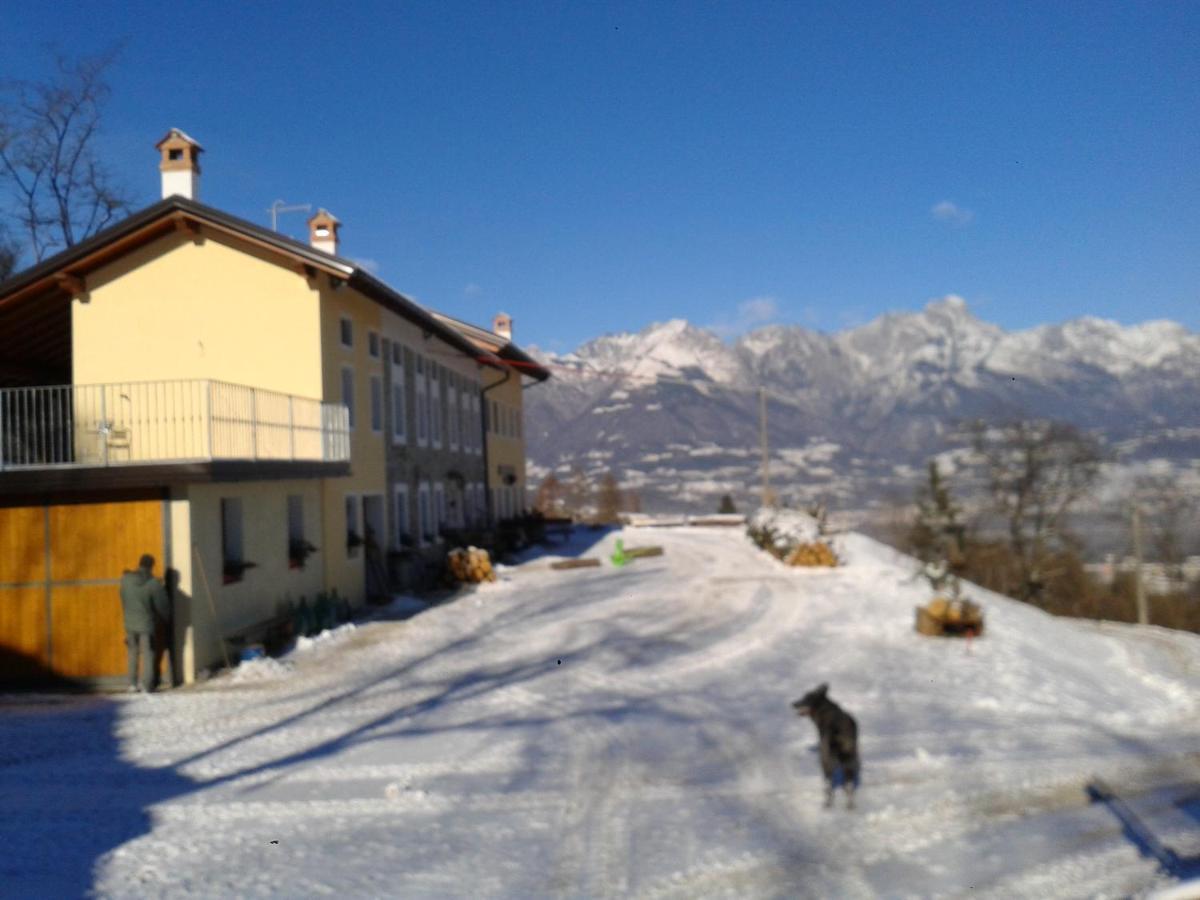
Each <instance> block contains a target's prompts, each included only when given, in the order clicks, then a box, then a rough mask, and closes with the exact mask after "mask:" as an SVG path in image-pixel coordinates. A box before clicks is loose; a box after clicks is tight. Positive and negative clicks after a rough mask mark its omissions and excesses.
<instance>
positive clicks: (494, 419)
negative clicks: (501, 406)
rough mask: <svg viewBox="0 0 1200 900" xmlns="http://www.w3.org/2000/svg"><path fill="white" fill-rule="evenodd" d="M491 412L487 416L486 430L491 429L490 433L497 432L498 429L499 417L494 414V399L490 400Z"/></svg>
mask: <svg viewBox="0 0 1200 900" xmlns="http://www.w3.org/2000/svg"><path fill="white" fill-rule="evenodd" d="M491 413H492V414H491V415H490V416H488V430H489V431H491V432H492V434H497V433H498V429H499V427H500V419H499V417H498V416H497V415H496V401H495V400H493V401H492V409H491Z"/></svg>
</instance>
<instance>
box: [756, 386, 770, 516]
mask: <svg viewBox="0 0 1200 900" xmlns="http://www.w3.org/2000/svg"><path fill="white" fill-rule="evenodd" d="M758 438H759V442H760V443H761V444H762V505H763V506H773V505H774V498H773V497H772V496H771V468H770V454H769V453H768V450H767V389H766V388H761V387H760V388H759V389H758Z"/></svg>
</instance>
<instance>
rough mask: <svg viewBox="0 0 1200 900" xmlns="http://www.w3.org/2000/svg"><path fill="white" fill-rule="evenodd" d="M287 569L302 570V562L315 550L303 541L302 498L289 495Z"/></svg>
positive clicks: (298, 495)
mask: <svg viewBox="0 0 1200 900" xmlns="http://www.w3.org/2000/svg"><path fill="white" fill-rule="evenodd" d="M287 527H288V568H291V569H303V568H304V560H305V559H307V558H308V555H309V554H310V553H312V552H313V550H315V549H316V548H315V547H313V545H312V544H310V543H309V542H308V541H306V540H305V539H304V497H303V496H302V495H300V494H289V495H288V498H287Z"/></svg>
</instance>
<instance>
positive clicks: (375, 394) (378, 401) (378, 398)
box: [371, 375, 383, 433]
mask: <svg viewBox="0 0 1200 900" xmlns="http://www.w3.org/2000/svg"><path fill="white" fill-rule="evenodd" d="M371 430H372V431H374V432H376V433H379V432H381V431H383V379H382V378H380V377H379V376H378V375H372V376H371Z"/></svg>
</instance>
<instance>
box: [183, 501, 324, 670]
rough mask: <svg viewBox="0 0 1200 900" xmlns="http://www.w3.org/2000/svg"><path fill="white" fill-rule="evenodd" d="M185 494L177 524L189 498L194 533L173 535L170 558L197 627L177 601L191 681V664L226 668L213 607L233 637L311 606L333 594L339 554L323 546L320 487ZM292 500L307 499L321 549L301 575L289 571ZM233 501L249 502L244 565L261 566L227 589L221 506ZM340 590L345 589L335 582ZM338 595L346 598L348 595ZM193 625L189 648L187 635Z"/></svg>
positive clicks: (308, 523) (309, 527) (308, 530)
mask: <svg viewBox="0 0 1200 900" xmlns="http://www.w3.org/2000/svg"><path fill="white" fill-rule="evenodd" d="M179 490H180V493H178V494H177V495H176V499H175V500H174V501H173V505H172V513H173V515H172V522H175V520H176V513H177V512H178V511H179V507H178V506H177V504H178V503H179V502H180V501H181V500H182V499H183V497H184V496H185V494H184V491H186V503H187V507H186V509H187V515H186V518H187V528H186V529H183V528H178V527H176V528H173V532H172V553H171V556H172V562H173V564H174V567H175V568H176V569H177V570H178V571H179V573H180V584H179V593H180V595H181V596H182V597H184V598H186V600H185V601H184V602H186V606H187V613H188V618H189V620H190V621H189V622H187V623H185V622H183V621H182V619H183V618H184V615H183V608H182V606H181V605H180V601H177V606H176V620H177V629H179V630H182V631H183V632H184V640H183V641H181V642H180V647H181V648H182V654H181V655H182V656H183V658H184V661H185V674H186V673H187V665H186V664H187V662H188V661H189V660H190V662H191V665H192V667H193V668H194V669H195V670H199V669H202V668H206V667H210V666H214V665H218V664H221V663H222V655H221V647H220V644H219V643H218V638H217V634H218V632H217V628H215V627H214V622H213V615H212V610H213V608H214V607H215V609H216V621H217V623H218V624H219V627H220V631H221V632H222V633H224V634H225V635H232V634H236V633H237V632H238V631H240V630H242V629H244V628H246V627H247V626H250V625H254V624H256V623H259V622H262V621H263V620H265V619H269V618H271V617H272V616H274V615H275V614H276V612H277V611H278V609H279V605H280V603H281V602H282V601H284V600H285V599H291V600H292V601H294V602H298V601H299V599H300V598H301V597H305V598H306V599H307V600H308V603H309V604H310V605H311V604H312V602H313V600H314V599H315V597H316V595H317V593H318V592H319V591H321V590H323V589H325V588H326V585H325V583H324V578H323V576H324V570H325V563H326V561H327V557H328V556H332V555H336V553H337V548H331V547H328V546H327V545H326V544H325V543H324V542H323V541H322V539H321V522H322V510H321V502H322V499H321V488H320V484H319V482H317V481H312V480H304V481H300V480H295V481H258V482H227V483H215V484H202V485H189V486H188V487H187V488H186V489H183V488H181V489H179ZM289 494H299V495H300V496H302V497H303V498H304V532H305V535H306V537H307V539H308V540H310V541H311V542H312V543H313V544H315V545H316V546H317V547H318V551H317V552H316V553H315V554H313V555H312V556H310V557H309V558H308V559H307V560H306V562H305V566H304V568H302V569H293V568H290V566H289V562H288V520H287V498H288V495H289ZM233 497H237V498H240V499H241V501H242V541H243V544H242V546H243V558H244V560H246V561H248V562H253V563H256V564H257V565H256V566H255V568H253V569H248V570H247V571H246V572H245V573H244V575H243V577H242V580H241V581H238V582H235V583H233V584H224V577H223V566H222V560H223V550H222V543H221V500H222V498H233ZM185 531H186V532H188V533H187V534H184V533H183V532H185ZM190 544H194V545H195V547H196V548H197V549H198V550H199V559H200V560H201V561H202V562H203V566H204V576H205V577H201V575H200V572H199V570H198V565H197V563H196V558H197V557H196V556H195V555H194V551H193V549H192V547H191V546H189V545H190ZM206 580H207V591H206V586H205V581H206ZM334 586H338V585H337V584H336V582H334ZM338 587H339V593H342V594H343V595H345V590H343V589H341V587H340V586H338ZM209 594H211V603H212V606H210V597H209ZM189 624H190V626H191V634H190V640H188V637H187V634H186V632H187V627H188V625H189ZM178 635H179V631H178V630H177V637H178ZM231 652H232V650H231ZM188 680H190V678H188Z"/></svg>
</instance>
